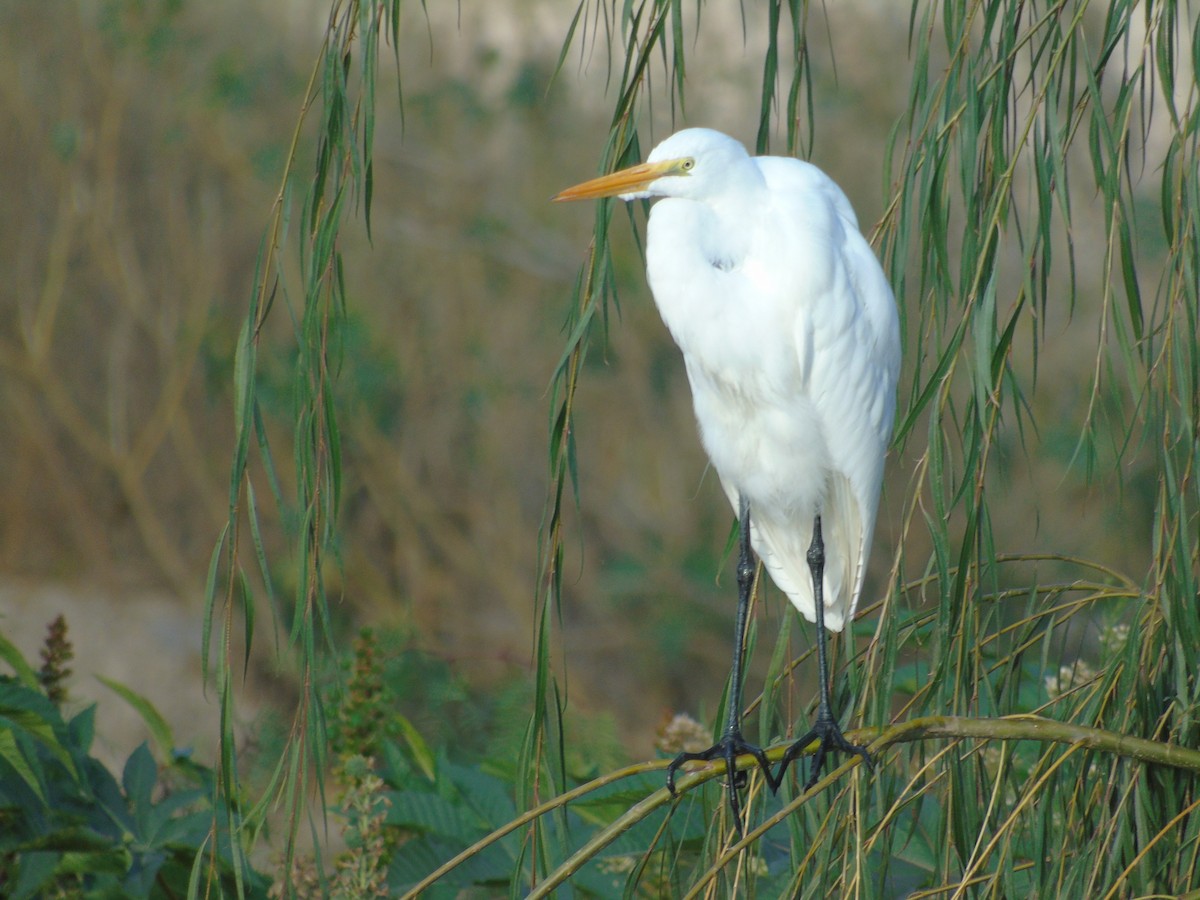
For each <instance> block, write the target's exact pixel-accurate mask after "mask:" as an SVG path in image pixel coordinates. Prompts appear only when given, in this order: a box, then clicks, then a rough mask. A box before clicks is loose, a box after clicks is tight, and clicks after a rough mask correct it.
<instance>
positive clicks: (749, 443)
mask: <svg viewBox="0 0 1200 900" xmlns="http://www.w3.org/2000/svg"><path fill="white" fill-rule="evenodd" d="M689 160H690V161H691V163H690V165H688V166H687V167H686V168H684V167H683V163H684V162H685V161H689ZM635 170H637V171H636V174H635V175H634V176H633V178H634V179H635V180H633V181H631V182H625V183H623V184H617V185H615V186H614V187H613V190H614V192H615V190H617V189H620V188H622V187H625V188H630V189H629V190H624V191H623V192H622V193H621V197H622V198H623V199H634V198H638V197H661V198H663V199H661V200H660V201H659V202H658V203H656V204H655V205H654V207H653V208H652V210H651V212H650V223H649V225H648V227H647V245H646V271H647V276H648V278H649V282H650V290H651V292H652V293H653V294H654V299H655V302H656V303H657V304H658V309H659V312H660V313H661V314H662V318H663V321H664V322H665V323H666V325H667V328H669V329H670V331H671V335H672V337H674V338H675V343H677V344H678V345H679V349H680V350H682V351H683V358H684V362H685V364H686V366H687V374H688V381H689V382H690V383H691V386H692V398H693V403H694V406H695V410H696V419H697V421H698V423H699V426H700V437H701V440H702V441H703V443H704V449H705V450H706V451H707V452H708V456H709V458H710V459H711V460H712V463H713V467H714V468H715V469H716V471H717V474H718V475H719V476H720V478H721V484H722V486H723V487H724V488H725V493H726V495H727V496H728V497H729V502H730V503H731V504H732V505H733V508H734V511H735V512H736V511H737V509H738V495H739V494H742V495H744V496H745V497H746V498H747V500H748V501H749V505H750V510H751V518H750V522H751V540H752V543H753V546H754V549H755V551H756V552H757V553H758V555H759V557H760V558H761V559H762V561H763V565H764V566H766V569H767V571H768V572H769V573H770V575H771V578H772V580H774V582H775V583H776V584H777V585H778V586H779V587H780V589H781V590H783V591H784V592H785V593H786V594H787V595H788V597H789V598H791V601H792V603H794V604H795V605H796V608H797V609H799V610H800V612H801V613H802V614H803V615H804V616H805V617H806V618H808V619H809V621H813V620H814V618H815V611H814V609H813V586H812V580H811V579H810V577H809V572H808V565H807V562H806V560H805V554H806V552H807V550H808V546H809V543H810V541H811V540H812V531H813V518H814V516H815V515H817V514H818V513H819V514H820V515H821V517H822V527H823V531H824V537H825V552H826V564H825V590H824V595H825V597H824V599H825V614H826V618H825V624H826V626H827V627H829V628H831V629H833V630H835V631H840V630H841V629H842V628H843V626H844V624H845V622H846V621H847V620H848V619H849V618H850V617H851V616H852V615H853V613H854V609H855V607H856V605H857V603H858V597H859V594H860V593H861V591H862V582H863V575H864V572H865V568H866V562H867V557H868V555H869V554H870V550H871V536H872V533H873V531H874V528H875V512H876V509H877V507H878V502H879V489H880V482H881V480H882V478H883V460H884V454H885V451H886V449H887V443H888V439H889V437H890V435H891V432H892V420H893V416H894V411H895V396H896V380H897V377H898V374H899V369H900V335H899V325H898V322H897V318H896V304H895V300H894V299H893V298H892V291H891V288H890V287H889V286H888V283H887V279H886V278H885V277H884V274H883V270H882V269H881V268H880V266H879V262H878V261H877V260H876V258H875V254H874V253H873V252H872V251H871V248H870V245H868V244H867V242H866V239H865V238H864V237H863V236H862V233H861V232H860V231H859V228H858V220H857V218H856V217H855V215H854V210H853V209H852V208H851V206H850V201H849V200H847V199H846V195H845V194H844V193H842V190H841V188H839V187H838V186H837V185H836V184H835V183H834V182H833V180H832V179H831V178H829V176H827V175H826V174H825V173H824V172H822V171H821V170H820V169H818V168H817V167H816V166H814V165H811V164H810V163H807V162H803V161H801V160H798V159H790V158H783V157H772V156H762V157H751V156H750V155H749V154H747V152H746V149H745V148H744V147H743V146H742V145H741V144H740V143H738V142H737V141H735V140H734V139H733V138H730V137H728V136H726V135H724V134H721V133H720V132H718V131H713V130H711V129H707V128H688V129H686V130H684V131H680V132H678V133H676V134H674V135H672V136H671V137H669V138H667V139H666V140H665V141H663V142H662V143H661V144H659V145H658V146H657V147H655V148H654V150H653V151H652V152H651V153H650V156H649V157H648V158H647V161H646V163H645V164H644V165H643V166H638V167H635ZM626 171H627V172H628V171H634V170H626ZM608 177H609V178H612V177H615V176H608ZM637 179H640V180H637ZM599 180H600V181H602V180H604V179H599ZM588 184H594V182H589V183H588ZM585 187H586V185H580V189H583V188H585ZM567 193H569V192H564V194H567ZM560 196H562V195H560ZM593 196H594V195H593Z"/></svg>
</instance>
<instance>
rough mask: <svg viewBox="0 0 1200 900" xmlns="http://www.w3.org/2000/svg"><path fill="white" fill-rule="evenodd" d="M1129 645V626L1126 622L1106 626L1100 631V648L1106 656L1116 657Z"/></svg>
mask: <svg viewBox="0 0 1200 900" xmlns="http://www.w3.org/2000/svg"><path fill="white" fill-rule="evenodd" d="M1127 643H1129V626H1128V625H1127V624H1126V623H1124V622H1118V623H1117V624H1116V625H1106V626H1104V627H1103V628H1101V629H1100V646H1101V647H1103V648H1104V653H1105V655H1106V656H1116V655H1117V654H1118V653H1120V652H1121V651H1122V650H1124V649H1125V645H1126V644H1127Z"/></svg>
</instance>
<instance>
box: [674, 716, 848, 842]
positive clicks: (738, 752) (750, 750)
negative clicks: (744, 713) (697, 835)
mask: <svg viewBox="0 0 1200 900" xmlns="http://www.w3.org/2000/svg"><path fill="white" fill-rule="evenodd" d="M839 736H840V735H839ZM745 754H749V755H750V756H753V757H754V759H755V760H756V761H757V762H758V767H759V768H760V769H762V772H763V777H765V778H766V779H767V784H768V785H770V786H771V790H772V791H774V790H775V786H776V785H777V784H778V782H777V781H775V779H774V778H772V776H771V764H770V763H769V762H767V754H765V753H764V752H763V750H762V748H761V747H756V746H754V744H750V743H747V741H746V740H745V738H743V737H742V733H741V732H740V731H739V730H737V729H736V728H732V729H730V730H728V731H726V732H725V736H724V737H722V738H721V739H720V740H719V741H717V742H716V743H715V744H713V745H712V746H711V747H709V748H708V749H707V750H702V751H701V752H700V753H680V754H679V755H678V756H676V757H675V758H674V759H673V760H671V764H670V765H669V766H667V790H668V791H670V792H671V796H675V772H676V771H677V770H678V769H679V767H680V766H682V765H683V764H684V763H686V762H692V761H693V760H698V761H700V762H712V761H713V760H714V759H723V760H725V773H726V776H727V780H726V782H725V786H726V789H727V790H728V797H729V810H730V812H732V813H733V823H734V826H735V827H736V828H737V833H738V834H739V835H741V834H742V802H741V798H739V797H738V790H739V789H741V788H743V787H745V786H746V773H745V772H740V771H738V768H737V758H738V757H739V756H742V755H745Z"/></svg>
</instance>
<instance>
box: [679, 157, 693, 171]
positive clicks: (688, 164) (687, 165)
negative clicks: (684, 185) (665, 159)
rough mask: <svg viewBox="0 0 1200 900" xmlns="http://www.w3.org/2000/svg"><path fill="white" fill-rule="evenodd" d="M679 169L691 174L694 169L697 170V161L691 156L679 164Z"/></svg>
mask: <svg viewBox="0 0 1200 900" xmlns="http://www.w3.org/2000/svg"><path fill="white" fill-rule="evenodd" d="M679 168H680V170H682V171H684V172H690V171H692V169H694V168H696V161H695V160H694V159H692V158H691V157H690V156H689V157H688V158H687V159H685V160H684V161H683V162H681V163H680V164H679Z"/></svg>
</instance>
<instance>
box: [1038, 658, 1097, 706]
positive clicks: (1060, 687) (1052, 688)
mask: <svg viewBox="0 0 1200 900" xmlns="http://www.w3.org/2000/svg"><path fill="white" fill-rule="evenodd" d="M1098 674H1099V673H1098V672H1097V671H1096V670H1095V669H1093V668H1092V667H1091V665H1090V664H1088V662H1087V661H1086V660H1082V659H1077V660H1075V662H1073V663H1071V664H1070V665H1067V666H1060V667H1059V669H1058V674H1057V675H1047V676H1046V693H1047V694H1049V695H1050V699H1051V700H1054V699H1057V698H1058V697H1061V696H1062V695H1063V694H1065V693H1067V692H1068V691H1069V690H1071V689H1072V688H1077V687H1079V686H1080V685H1081V684H1087V683H1088V682H1089V681H1093V680H1094V679H1095V678H1096V676H1097V675H1098Z"/></svg>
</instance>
